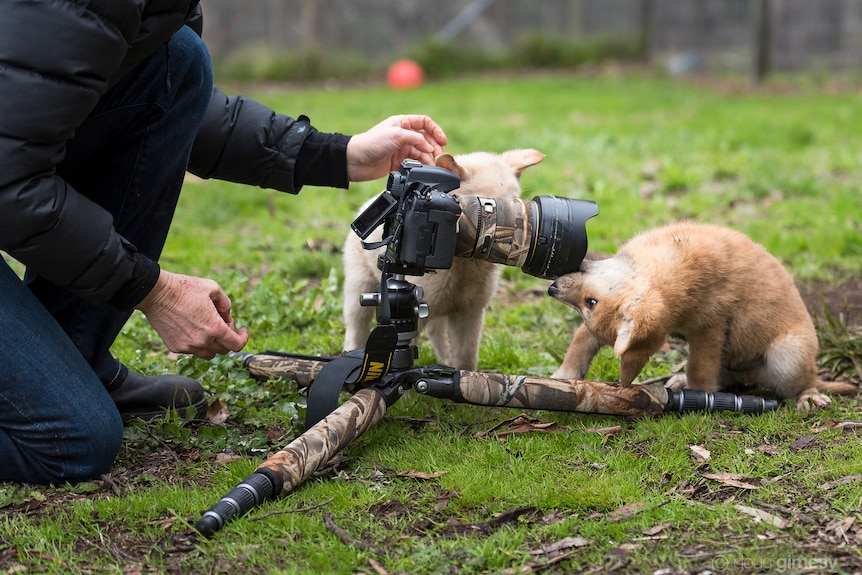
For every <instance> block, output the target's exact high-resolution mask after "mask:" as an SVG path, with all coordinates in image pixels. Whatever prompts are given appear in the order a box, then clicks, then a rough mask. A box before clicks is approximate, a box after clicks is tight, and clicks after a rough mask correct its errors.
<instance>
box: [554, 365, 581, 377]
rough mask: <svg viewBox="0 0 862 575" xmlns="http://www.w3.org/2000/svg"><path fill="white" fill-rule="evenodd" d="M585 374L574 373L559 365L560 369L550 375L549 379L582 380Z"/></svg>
mask: <svg viewBox="0 0 862 575" xmlns="http://www.w3.org/2000/svg"><path fill="white" fill-rule="evenodd" d="M584 375H585V374H580V373H576V372H575V371H574V370H572V369H569V368H567V367H566V366H564V365H561V366H560V368H559V369H558V370H557V371H555V372H554V373H553V374H552V375H551V379H565V380H570V379H584Z"/></svg>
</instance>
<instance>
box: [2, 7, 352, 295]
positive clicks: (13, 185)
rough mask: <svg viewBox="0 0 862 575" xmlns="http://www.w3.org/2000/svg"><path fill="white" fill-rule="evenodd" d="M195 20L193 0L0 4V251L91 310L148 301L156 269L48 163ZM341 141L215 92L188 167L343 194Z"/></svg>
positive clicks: (271, 185) (287, 188)
mask: <svg viewBox="0 0 862 575" xmlns="http://www.w3.org/2000/svg"><path fill="white" fill-rule="evenodd" d="M199 16H200V9H199V7H198V1H197V0H51V1H48V0H44V1H39V0H0V250H2V251H5V252H7V253H8V254H9V255H11V256H12V257H14V258H16V259H18V260H19V261H21V262H23V263H24V264H25V265H27V266H28V267H30V268H32V269H33V270H34V271H36V272H38V273H39V274H40V275H42V276H44V277H45V278H47V279H48V280H50V281H52V282H53V283H56V284H57V285H60V286H64V287H67V288H69V289H70V290H72V291H74V292H76V293H78V294H79V295H81V296H82V297H84V298H86V299H88V300H91V301H97V302H110V303H111V304H113V305H115V306H116V307H118V308H121V309H128V308H131V307H133V306H134V305H136V304H137V303H138V302H139V301H140V300H141V299H143V297H144V295H146V294H147V293H148V292H149V290H150V289H151V288H152V285H153V283H154V282H155V279H156V277H157V275H158V265H157V264H156V263H155V262H152V261H149V260H148V259H147V258H145V257H144V256H143V255H142V254H140V253H138V252H137V251H136V250H135V248H134V246H132V245H130V244H129V242H128V241H126V240H125V239H124V238H122V237H121V236H120V235H119V234H117V232H116V231H115V230H114V228H113V222H112V219H111V216H110V214H108V213H107V212H106V211H105V210H103V209H102V208H101V207H99V206H97V205H95V204H94V203H92V202H90V201H89V200H87V199H86V198H85V197H84V196H83V195H81V194H79V193H78V192H77V191H76V190H74V189H72V187H71V186H69V185H68V183H66V182H65V181H63V180H62V179H61V178H59V177H57V176H56V174H55V166H56V165H57V164H58V163H59V162H60V161H62V159H63V155H64V149H65V143H66V141H67V140H68V139H69V138H71V137H72V136H73V135H74V131H75V129H76V128H77V126H78V125H80V124H81V122H82V121H83V120H84V119H85V118H86V117H87V115H88V114H89V112H90V111H91V110H92V109H93V108H94V107H95V105H96V103H97V102H98V101H99V98H100V97H101V96H102V94H104V93H105V92H106V91H107V90H108V89H109V88H110V87H111V86H112V85H113V84H114V83H115V82H116V81H117V80H118V79H119V78H121V77H122V76H123V74H125V73H126V72H128V71H129V70H130V69H131V68H132V67H133V66H134V65H135V64H137V63H138V62H140V61H141V60H142V59H144V58H145V57H146V56H148V55H149V54H151V53H152V52H153V51H154V50H156V49H158V48H159V47H160V46H161V45H162V44H164V43H165V42H166V41H167V40H168V39H169V38H170V37H171V35H172V34H173V33H174V32H176V31H177V30H179V28H180V27H181V26H183V25H184V24H189V25H191V26H192V27H193V28H195V29H196V30H197V31H198V33H200V27H199V24H200V22H199ZM348 139H349V138H348V137H347V136H343V135H340V134H324V133H320V132H318V131H317V130H315V129H313V128H312V127H310V126H309V125H308V119H307V118H304V117H300V118H299V120H294V119H293V118H290V117H287V116H284V115H280V114H276V113H275V112H273V111H272V110H271V109H269V108H267V107H265V106H263V105H261V104H259V103H257V102H254V101H252V100H249V99H246V98H242V97H230V98H229V97H227V96H225V95H224V93H222V92H221V91H219V90H217V89H216V90H214V92H213V99H212V102H211V104H210V108H209V111H208V112H207V115H206V118H205V119H204V121H203V124H202V126H201V129H200V131H199V134H198V138H197V140H196V142H195V146H194V148H193V150H192V158H191V160H190V163H189V170H190V171H192V172H194V173H195V174H197V175H199V176H202V177H207V178H220V179H226V180H231V181H236V182H242V183H247V184H252V185H257V186H263V187H269V188H275V189H278V190H282V191H286V192H291V193H295V192H297V191H299V189H300V187H301V186H302V185H303V184H310V185H321V186H334V187H347V175H346V155H345V153H346V147H347V140H348Z"/></svg>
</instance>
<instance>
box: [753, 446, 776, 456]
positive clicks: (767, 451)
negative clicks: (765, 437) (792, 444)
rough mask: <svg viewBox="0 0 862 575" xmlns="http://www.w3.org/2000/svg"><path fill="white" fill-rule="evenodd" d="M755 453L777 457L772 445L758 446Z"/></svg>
mask: <svg viewBox="0 0 862 575" xmlns="http://www.w3.org/2000/svg"><path fill="white" fill-rule="evenodd" d="M757 451H759V452H761V453H765V454H766V455H778V448H777V447H775V446H774V445H769V444H766V445H758V446H757Z"/></svg>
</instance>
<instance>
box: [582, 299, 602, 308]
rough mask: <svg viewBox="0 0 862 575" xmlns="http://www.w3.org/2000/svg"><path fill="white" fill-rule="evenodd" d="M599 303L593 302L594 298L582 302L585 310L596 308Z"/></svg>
mask: <svg viewBox="0 0 862 575" xmlns="http://www.w3.org/2000/svg"><path fill="white" fill-rule="evenodd" d="M597 303H599V302H597V301H596V300H595V298H591V297H588V298H587V299H585V300H584V305H586V306H587V309H593V308H594V307H596V304H597Z"/></svg>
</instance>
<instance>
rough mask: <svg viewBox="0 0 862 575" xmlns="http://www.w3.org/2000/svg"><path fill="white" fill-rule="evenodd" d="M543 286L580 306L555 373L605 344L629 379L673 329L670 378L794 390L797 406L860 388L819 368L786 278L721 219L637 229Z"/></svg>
mask: <svg viewBox="0 0 862 575" xmlns="http://www.w3.org/2000/svg"><path fill="white" fill-rule="evenodd" d="M548 293H549V294H550V295H551V296H552V297H554V298H556V299H558V300H560V301H562V302H564V303H566V304H569V305H571V306H572V307H574V308H576V309H577V310H578V311H580V313H581V315H582V316H583V324H582V325H581V326H580V327H578V329H577V330H575V334H574V337H573V339H572V342H571V344H570V346H569V349H568V351H567V352H566V356H565V358H564V360H563V364H562V365H561V366H560V368H559V369H558V370H557V371H556V372H555V373H554V375H553V376H552V377H555V378H561V379H583V378H584V377H585V376H586V373H587V370H588V369H589V366H590V362H591V361H592V359H593V357H594V356H595V354H596V353H597V352H598V350H599V348H600V347H601V346H603V345H608V346H613V349H614V355H615V356H617V357H619V358H620V382H621V384H622V385H624V386H628V385H631V383H632V381H634V379H635V377H637V375H638V373H640V371H641V369H643V367H644V365H646V363H647V361H648V360H649V357H650V356H651V355H652V354H653V353H655V352H656V351H658V350H659V348H660V347H661V345H662V344H663V343H664V341H665V337H666V336H668V335H677V336H681V337H683V338H685V340H686V341H687V342H688V346H689V356H688V365H687V368H686V373H685V374H684V375H678V376H674V378H675V379H676V380H675V381H672V382H668V385H669V386H670V387H675V388H677V389H681V388H683V387H688V388H691V389H699V390H702V391H707V392H715V391H718V390H720V389H724V388H726V387H728V386H730V385H743V386H750V387H753V388H755V389H756V390H757V391H759V392H766V393H770V394H774V395H775V396H777V397H779V398H795V399H796V405H797V407H798V408H799V409H802V410H805V411H808V410H809V409H811V408H815V409H816V408H819V407H823V406H825V405H828V404H829V403H830V401H831V400H830V399H829V397H827V396H826V395H824V394H823V393H821V391H830V392H833V393H838V394H842V395H853V394H855V393H857V392H858V391H859V388H857V387H856V386H855V385H851V384H847V383H839V382H825V381H820V380H819V379H818V378H817V368H816V362H815V360H816V354H817V350H818V342H817V334H816V332H815V330H814V323H813V321H812V319H811V316H810V315H809V313H808V310H807V309H806V307H805V304H804V303H803V301H802V297H801V296H800V295H799V291H798V290H797V288H796V285H795V284H794V283H793V278H791V276H790V274H789V273H788V272H787V270H785V269H784V267H783V266H782V265H781V264H780V263H779V262H778V260H777V259H775V258H774V257H773V256H772V255H770V254H769V253H768V252H767V251H766V250H765V249H764V248H763V247H762V246H760V245H758V244H756V243H755V242H753V241H752V240H751V239H750V238H748V237H747V236H745V235H744V234H742V233H739V232H736V231H733V230H730V229H727V228H723V227H718V226H713V225H701V224H695V223H691V222H680V223H674V224H670V225H667V226H664V227H661V228H658V229H655V230H652V231H648V232H645V233H642V234H640V235H637V236H635V237H634V238H632V239H631V240H629V241H628V242H627V243H626V244H625V245H623V246H622V247H621V248H620V249H619V251H618V253H617V254H616V255H615V256H614V257H611V258H609V259H605V260H600V261H589V260H584V261H583V263H582V264H581V268H580V271H578V272H575V273H572V274H568V275H565V276H562V277H560V278H558V279H557V280H556V281H555V282H554V283H553V284H552V285H551V286H550V288H549V289H548Z"/></svg>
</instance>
